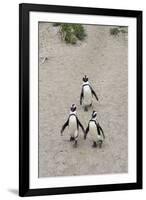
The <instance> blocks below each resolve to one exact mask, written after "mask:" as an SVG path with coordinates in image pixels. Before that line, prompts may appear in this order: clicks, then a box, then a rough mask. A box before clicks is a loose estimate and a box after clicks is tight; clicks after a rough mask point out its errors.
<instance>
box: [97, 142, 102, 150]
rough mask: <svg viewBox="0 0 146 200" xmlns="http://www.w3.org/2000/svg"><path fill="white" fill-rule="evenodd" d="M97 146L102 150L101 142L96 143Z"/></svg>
mask: <svg viewBox="0 0 146 200" xmlns="http://www.w3.org/2000/svg"><path fill="white" fill-rule="evenodd" d="M98 146H99V148H100V149H101V148H102V141H101V140H100V141H99V142H98Z"/></svg>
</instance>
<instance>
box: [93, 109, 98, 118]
mask: <svg viewBox="0 0 146 200" xmlns="http://www.w3.org/2000/svg"><path fill="white" fill-rule="evenodd" d="M96 117H97V112H96V111H95V110H94V111H93V112H92V119H96Z"/></svg>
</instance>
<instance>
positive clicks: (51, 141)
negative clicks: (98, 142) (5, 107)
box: [39, 23, 128, 177]
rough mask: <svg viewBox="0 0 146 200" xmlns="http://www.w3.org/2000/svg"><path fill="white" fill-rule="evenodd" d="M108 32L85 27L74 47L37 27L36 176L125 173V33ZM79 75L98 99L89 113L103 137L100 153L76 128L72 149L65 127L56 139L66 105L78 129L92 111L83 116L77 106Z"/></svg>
mask: <svg viewBox="0 0 146 200" xmlns="http://www.w3.org/2000/svg"><path fill="white" fill-rule="evenodd" d="M110 28H111V27H109V26H91V25H90V26H89V25H86V26H85V29H86V31H87V38H86V39H85V41H84V42H82V43H78V44H77V45H75V46H74V45H67V44H65V43H64V42H63V41H61V39H60V36H59V34H58V28H57V27H53V26H52V25H51V24H49V23H40V24H39V58H40V61H39V177H47V176H70V175H91V174H105V173H106V174H111V173H125V172H127V170H128V160H127V159H128V146H127V144H128V121H127V120H128V116H127V115H128V113H127V106H128V105H127V104H128V68H127V62H128V61H127V54H128V42H127V34H123V33H121V34H120V35H119V36H117V37H114V36H111V35H110V34H109V29H110ZM45 56H46V57H47V58H48V59H47V60H45V61H44V62H43V58H44V57H45ZM84 74H87V75H88V77H89V81H90V82H91V84H92V86H93V88H94V90H95V91H96V93H97V95H98V97H99V102H96V101H94V108H93V109H94V110H96V111H97V112H98V121H99V123H100V124H101V126H102V128H103V130H104V132H105V136H106V140H105V142H104V145H103V148H102V149H98V148H97V149H95V148H92V147H91V145H92V142H91V141H90V139H87V140H86V141H85V140H83V134H82V131H81V130H80V137H79V140H78V142H79V143H78V148H74V147H73V145H72V144H71V143H70V142H69V135H68V132H67V129H66V131H65V132H64V136H63V137H61V136H60V130H61V127H62V125H63V123H64V122H65V121H66V119H67V118H68V114H69V107H70V105H71V104H72V103H75V104H76V105H77V112H78V117H79V119H80V121H81V122H82V124H83V125H84V127H86V126H87V124H88V121H89V119H90V118H91V112H92V109H91V110H89V111H88V112H84V111H83V109H82V107H81V106H80V105H79V97H80V91H81V84H82V77H83V76H84Z"/></svg>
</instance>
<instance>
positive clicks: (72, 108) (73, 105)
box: [70, 104, 77, 112]
mask: <svg viewBox="0 0 146 200" xmlns="http://www.w3.org/2000/svg"><path fill="white" fill-rule="evenodd" d="M76 109H77V107H76V105H75V104H72V105H71V107H70V111H71V112H75V111H76Z"/></svg>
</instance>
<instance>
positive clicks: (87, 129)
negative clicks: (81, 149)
mask: <svg viewBox="0 0 146 200" xmlns="http://www.w3.org/2000/svg"><path fill="white" fill-rule="evenodd" d="M88 132H89V124H88V126H87V128H86V131H85V135H84V139H86V137H87V134H88Z"/></svg>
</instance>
